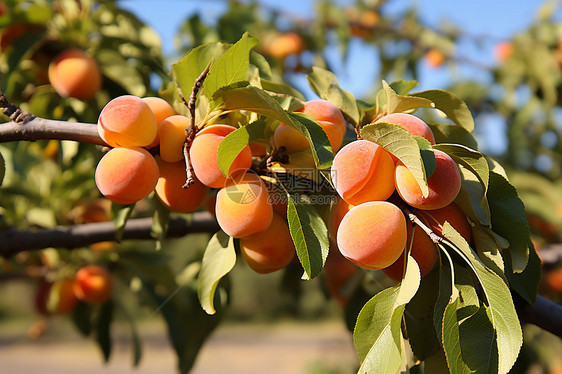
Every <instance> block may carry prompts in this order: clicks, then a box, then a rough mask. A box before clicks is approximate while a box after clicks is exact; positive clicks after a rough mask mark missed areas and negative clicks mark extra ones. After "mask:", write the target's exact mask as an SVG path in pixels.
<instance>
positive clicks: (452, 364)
mask: <svg viewBox="0 0 562 374" xmlns="http://www.w3.org/2000/svg"><path fill="white" fill-rule="evenodd" d="M458 304H459V299H458V298H457V299H455V300H454V301H453V302H451V303H450V304H449V305H447V307H446V308H445V312H444V314H443V328H442V330H443V347H444V349H445V356H446V357H447V366H448V367H449V370H450V372H451V373H453V374H469V373H471V372H472V371H471V370H470V369H469V368H468V366H467V365H466V363H465V362H464V360H463V358H462V353H461V348H460V332H459V324H458V321H457V308H458Z"/></svg>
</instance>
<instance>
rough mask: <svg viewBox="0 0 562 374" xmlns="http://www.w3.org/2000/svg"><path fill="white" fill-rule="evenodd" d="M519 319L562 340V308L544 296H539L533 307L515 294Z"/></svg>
mask: <svg viewBox="0 0 562 374" xmlns="http://www.w3.org/2000/svg"><path fill="white" fill-rule="evenodd" d="M513 295H514V296H513V300H514V301H515V307H516V309H517V314H518V315H519V319H520V320H521V322H523V323H530V324H533V325H535V326H538V327H540V328H541V329H543V330H545V331H548V332H550V333H552V334H554V335H556V336H559V337H561V338H562V306H561V305H558V304H556V303H555V302H554V301H551V300H548V299H547V298H545V297H543V296H540V295H539V296H537V300H536V301H535V303H534V304H533V305H529V304H527V303H526V302H525V301H523V300H522V299H521V297H519V296H518V295H517V294H515V293H514V294H513Z"/></svg>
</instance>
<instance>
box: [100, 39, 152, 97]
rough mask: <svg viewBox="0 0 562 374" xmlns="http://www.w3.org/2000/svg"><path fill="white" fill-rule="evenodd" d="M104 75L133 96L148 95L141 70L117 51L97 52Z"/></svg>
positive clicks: (105, 49) (105, 50)
mask: <svg viewBox="0 0 562 374" xmlns="http://www.w3.org/2000/svg"><path fill="white" fill-rule="evenodd" d="M96 59H97V60H98V61H99V65H100V68H101V70H102V74H103V75H104V76H106V77H107V78H109V79H111V80H112V81H114V82H115V83H117V84H119V85H120V86H121V87H123V88H124V89H125V90H126V91H127V92H128V93H130V94H131V95H135V96H139V97H142V96H144V95H146V86H145V84H144V80H143V77H142V76H141V73H140V72H139V70H137V69H136V68H135V66H134V65H132V64H130V63H128V62H127V60H126V59H125V58H124V57H123V56H122V55H121V53H120V52H119V51H117V50H112V49H107V48H104V49H101V50H99V51H97V52H96Z"/></svg>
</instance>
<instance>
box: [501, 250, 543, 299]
mask: <svg viewBox="0 0 562 374" xmlns="http://www.w3.org/2000/svg"><path fill="white" fill-rule="evenodd" d="M510 270H511V269H509V268H508V270H507V271H506V276H507V279H509V284H510V285H511V288H513V289H514V290H515V292H517V293H518V294H519V295H520V296H521V297H522V298H523V299H525V301H527V302H528V303H529V304H530V305H533V304H534V303H535V299H536V298H537V292H538V288H539V282H540V279H541V271H542V263H541V260H540V258H539V256H538V255H537V252H536V251H535V249H534V247H533V243H532V242H531V243H530V244H529V262H528V263H527V266H526V267H525V270H523V271H522V272H520V273H514V272H513V271H510Z"/></svg>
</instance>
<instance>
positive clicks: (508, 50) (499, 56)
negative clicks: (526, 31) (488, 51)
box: [494, 42, 513, 61]
mask: <svg viewBox="0 0 562 374" xmlns="http://www.w3.org/2000/svg"><path fill="white" fill-rule="evenodd" d="M512 53H513V44H511V43H510V42H501V43H498V44H497V45H496V46H495V48H494V55H495V57H496V60H498V61H505V60H507V59H508V58H509V57H511V54H512Z"/></svg>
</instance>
